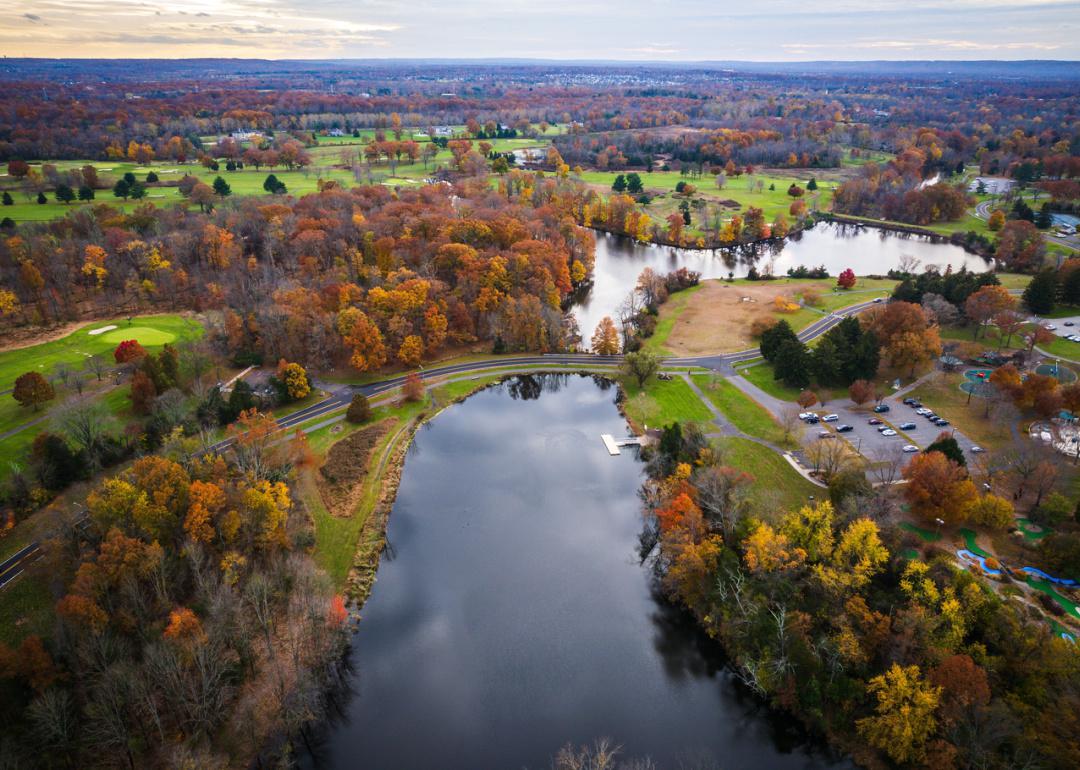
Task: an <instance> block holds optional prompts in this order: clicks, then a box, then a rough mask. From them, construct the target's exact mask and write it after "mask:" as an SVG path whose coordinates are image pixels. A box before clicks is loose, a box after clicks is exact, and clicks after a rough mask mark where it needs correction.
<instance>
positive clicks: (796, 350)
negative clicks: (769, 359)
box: [773, 340, 810, 388]
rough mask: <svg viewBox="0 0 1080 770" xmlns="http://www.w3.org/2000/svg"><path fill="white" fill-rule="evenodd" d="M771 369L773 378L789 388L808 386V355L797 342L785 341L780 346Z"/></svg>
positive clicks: (804, 347) (804, 346)
mask: <svg viewBox="0 0 1080 770" xmlns="http://www.w3.org/2000/svg"><path fill="white" fill-rule="evenodd" d="M773 367H774V370H773V377H774V378H775V379H778V380H780V381H781V382H783V383H784V384H785V385H787V386H788V387H789V388H805V387H806V386H807V385H809V384H810V354H809V353H808V352H807V348H806V345H804V344H803V343H802V342H800V341H799V340H786V341H785V342H783V343H782V344H781V345H780V349H779V350H778V351H777V354H776V360H775V362H774V364H773Z"/></svg>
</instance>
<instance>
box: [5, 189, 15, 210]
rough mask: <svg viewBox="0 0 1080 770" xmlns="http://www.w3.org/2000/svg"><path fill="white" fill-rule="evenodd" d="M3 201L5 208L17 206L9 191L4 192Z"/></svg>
mask: <svg viewBox="0 0 1080 770" xmlns="http://www.w3.org/2000/svg"><path fill="white" fill-rule="evenodd" d="M3 201H4V205H5V206H14V205H15V199H14V198H12V197H11V193H9V192H8V191H7V190H4V196H3Z"/></svg>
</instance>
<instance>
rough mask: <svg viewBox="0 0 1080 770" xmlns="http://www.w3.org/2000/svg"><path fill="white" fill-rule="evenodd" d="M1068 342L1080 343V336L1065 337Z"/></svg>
mask: <svg viewBox="0 0 1080 770" xmlns="http://www.w3.org/2000/svg"><path fill="white" fill-rule="evenodd" d="M1065 339H1067V340H1068V341H1069V342H1080V334H1070V335H1069V336H1068V337H1066V338H1065Z"/></svg>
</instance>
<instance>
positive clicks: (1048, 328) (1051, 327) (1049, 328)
mask: <svg viewBox="0 0 1080 770" xmlns="http://www.w3.org/2000/svg"><path fill="white" fill-rule="evenodd" d="M1043 328H1044V329H1046V331H1048V332H1056V331H1057V327H1056V326H1054V324H1044V325H1043Z"/></svg>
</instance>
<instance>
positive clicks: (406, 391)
mask: <svg viewBox="0 0 1080 770" xmlns="http://www.w3.org/2000/svg"><path fill="white" fill-rule="evenodd" d="M401 397H402V398H403V399H404V400H406V401H412V402H415V401H420V400H421V399H422V398H423V397H424V381H423V380H422V379H421V378H420V375H419V374H418V373H417V372H411V373H410V374H409V376H408V377H406V378H405V382H404V384H402V386H401Z"/></svg>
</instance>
